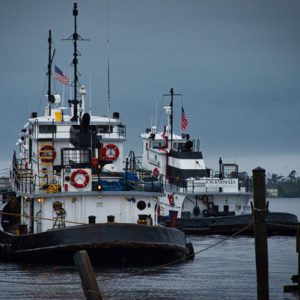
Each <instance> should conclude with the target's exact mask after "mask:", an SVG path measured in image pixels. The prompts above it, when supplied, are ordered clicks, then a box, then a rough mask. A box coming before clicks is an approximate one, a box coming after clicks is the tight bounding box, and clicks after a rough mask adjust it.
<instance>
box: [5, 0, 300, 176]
mask: <svg viewBox="0 0 300 300" xmlns="http://www.w3.org/2000/svg"><path fill="white" fill-rule="evenodd" d="M106 2H107V0H80V1H77V3H78V9H79V16H78V31H79V33H80V35H81V36H82V37H83V38H88V39H90V41H87V42H81V43H80V44H79V51H80V52H81V54H82V55H81V57H79V71H80V73H81V75H82V76H81V78H80V82H81V83H82V84H85V85H86V86H87V89H88V95H87V98H90V96H91V99H92V110H93V113H94V114H106V113H107V106H106V101H107V57H108V53H109V56H110V74H111V77H110V80H111V111H119V112H120V115H121V118H122V120H123V121H124V122H125V123H126V125H127V138H128V140H127V146H126V151H127V152H128V151H129V150H131V149H133V150H135V151H136V152H137V154H140V153H141V142H140V140H139V134H140V133H141V132H142V131H143V130H144V129H145V128H146V127H150V125H151V119H154V116H155V107H156V105H158V107H160V104H161V99H162V95H163V94H165V93H168V92H169V89H170V88H174V90H175V92H177V93H182V94H183V105H184V109H185V111H186V114H187V117H188V122H189V124H188V132H189V133H190V134H191V135H192V136H193V137H194V138H200V141H201V148H202V151H203V155H204V158H205V159H206V164H207V167H210V168H213V169H217V167H218V160H219V157H220V156H221V157H222V158H223V161H224V162H237V163H238V164H239V166H240V171H243V170H244V171H247V172H248V173H250V174H252V169H254V168H256V167H258V166H260V167H263V168H265V169H266V172H267V173H277V174H283V175H288V173H289V172H290V171H291V170H294V169H295V170H296V171H297V174H298V176H300V134H299V133H300V1H298V0H251V1H249V0H151V1H150V0H147V1H146V0H109V14H108V15H109V40H110V47H109V49H110V50H109V51H108V49H107V43H106V40H107V31H108V30H107V29H108V27H107V18H106V16H107V5H106ZM0 3H1V9H0V33H1V36H0V37H1V48H0V53H1V55H0V68H1V72H0V90H1V104H2V108H1V111H0V120H1V129H0V137H1V141H2V142H1V146H0V169H4V168H7V167H9V165H10V161H11V157H12V152H13V150H14V148H15V143H16V141H17V139H18V135H19V134H20V132H21V129H22V127H23V125H24V124H25V122H26V119H27V117H28V116H29V115H30V113H31V112H32V111H37V112H38V113H39V114H42V113H43V110H44V107H45V105H46V103H47V100H46V98H45V97H44V95H45V94H46V92H47V86H46V69H47V57H48V45H47V39H48V31H49V29H51V30H52V36H53V43H54V46H55V49H56V55H55V59H54V60H55V61H54V63H55V64H56V65H57V66H58V67H60V68H61V69H62V70H66V72H69V71H68V70H69V65H70V62H71V60H72V51H73V49H72V43H71V42H66V41H62V39H63V38H68V37H69V36H70V35H71V34H72V32H73V16H72V9H73V1H69V0H51V1H47V0H26V1H21V0H19V1H18V0H6V1H5V0H0ZM53 90H54V92H56V93H62V92H63V89H62V85H61V84H60V83H59V82H55V83H54V87H53ZM64 92H65V96H66V99H69V91H68V89H66V90H65V91H64ZM175 109H176V111H177V113H178V112H179V111H180V109H181V99H177V100H175ZM157 119H159V118H158V117H157ZM174 122H176V121H174ZM176 124H179V120H178V121H177V123H176ZM176 126H178V125H176ZM0 175H1V170H0Z"/></svg>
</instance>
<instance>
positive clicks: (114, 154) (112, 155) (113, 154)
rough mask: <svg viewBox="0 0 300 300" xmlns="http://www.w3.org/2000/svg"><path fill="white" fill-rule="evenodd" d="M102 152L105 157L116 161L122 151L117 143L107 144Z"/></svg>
mask: <svg viewBox="0 0 300 300" xmlns="http://www.w3.org/2000/svg"><path fill="white" fill-rule="evenodd" d="M101 154H102V157H103V158H104V159H106V160H110V161H114V160H116V159H117V158H118V157H119V154H120V151H119V148H118V147H117V146H116V145H115V144H107V145H106V146H104V147H103V148H102V151H101Z"/></svg>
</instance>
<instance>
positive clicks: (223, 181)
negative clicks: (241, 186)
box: [207, 179, 235, 184]
mask: <svg viewBox="0 0 300 300" xmlns="http://www.w3.org/2000/svg"><path fill="white" fill-rule="evenodd" d="M207 183H208V184H235V181H234V180H232V179H210V180H208V181H207Z"/></svg>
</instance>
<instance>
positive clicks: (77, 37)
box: [64, 3, 89, 121]
mask: <svg viewBox="0 0 300 300" xmlns="http://www.w3.org/2000/svg"><path fill="white" fill-rule="evenodd" d="M73 16H74V33H73V34H72V35H71V36H70V37H69V38H67V39H64V40H68V41H73V46H74V51H73V60H72V65H73V66H74V80H73V83H72V84H73V87H74V95H73V97H74V98H73V100H69V101H68V103H69V105H70V106H71V105H72V104H73V117H72V119H71V120H72V121H77V120H78V107H77V106H78V104H79V103H80V101H79V100H78V99H77V86H78V85H79V82H78V72H77V65H78V58H77V57H78V56H80V55H81V53H80V52H79V51H78V50H77V41H78V40H80V41H89V40H88V39H83V38H82V37H81V36H80V35H79V34H78V33H77V16H78V10H77V3H74V7H73Z"/></svg>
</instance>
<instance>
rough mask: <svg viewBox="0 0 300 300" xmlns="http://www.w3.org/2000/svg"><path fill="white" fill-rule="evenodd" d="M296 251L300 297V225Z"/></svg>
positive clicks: (298, 225)
mask: <svg viewBox="0 0 300 300" xmlns="http://www.w3.org/2000/svg"><path fill="white" fill-rule="evenodd" d="M296 251H297V253H298V276H297V281H298V295H300V223H298V224H297V246H296Z"/></svg>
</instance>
